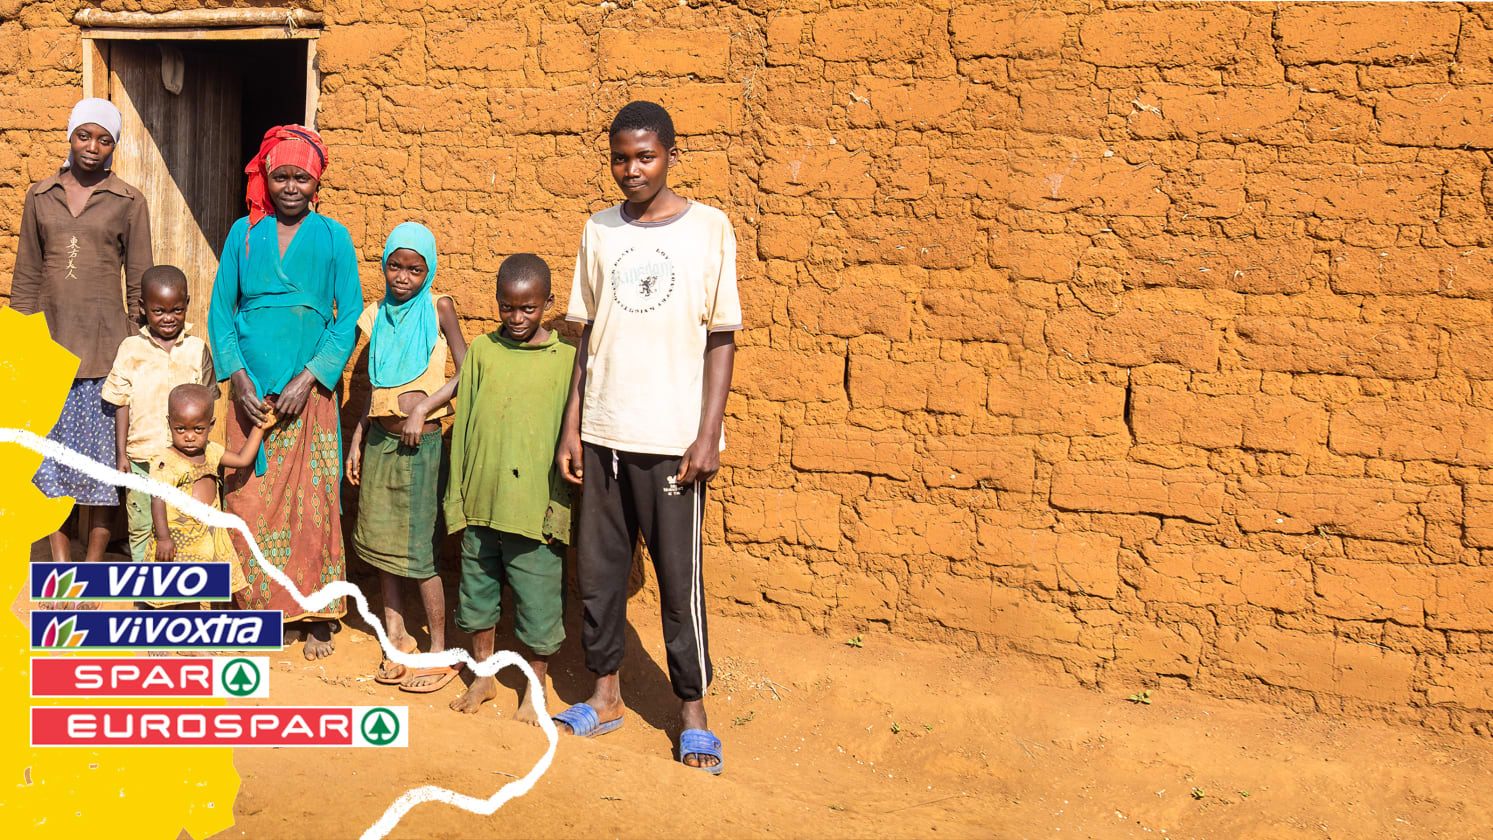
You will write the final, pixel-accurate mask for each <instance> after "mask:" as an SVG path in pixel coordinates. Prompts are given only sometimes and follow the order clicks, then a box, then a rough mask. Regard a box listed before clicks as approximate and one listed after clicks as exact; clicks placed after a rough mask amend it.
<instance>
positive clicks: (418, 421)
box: [399, 412, 425, 449]
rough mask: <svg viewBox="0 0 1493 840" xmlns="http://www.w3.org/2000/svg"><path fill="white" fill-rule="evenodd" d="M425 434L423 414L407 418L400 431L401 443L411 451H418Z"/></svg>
mask: <svg viewBox="0 0 1493 840" xmlns="http://www.w3.org/2000/svg"><path fill="white" fill-rule="evenodd" d="M424 432H425V415H424V413H423V412H421V413H416V414H411V415H410V416H409V417H407V418H405V421H404V425H403V426H401V427H400V429H399V442H400V443H402V444H404V445H405V446H408V447H410V448H411V449H418V448H419V446H420V436H421V435H422V434H424Z"/></svg>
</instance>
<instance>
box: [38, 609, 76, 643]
mask: <svg viewBox="0 0 1493 840" xmlns="http://www.w3.org/2000/svg"><path fill="white" fill-rule="evenodd" d="M32 615H33V616H35V615H36V613H34V612H33V613H32ZM43 615H45V613H43ZM77 623H78V622H77V616H68V617H67V618H66V619H64V620H58V619H57V618H53V619H52V620H51V621H48V622H47V628H46V629H45V630H43V631H42V634H41V645H39V647H44V648H49V649H54V650H55V649H67V648H81V647H83V641H84V640H85V639H87V638H88V631H87V630H78V629H77Z"/></svg>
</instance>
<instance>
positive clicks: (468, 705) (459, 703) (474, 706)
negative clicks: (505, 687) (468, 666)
mask: <svg viewBox="0 0 1493 840" xmlns="http://www.w3.org/2000/svg"><path fill="white" fill-rule="evenodd" d="M497 696H498V678H497V677H492V676H488V677H478V678H477V679H475V680H472V684H471V685H470V686H468V687H467V690H466V691H465V692H464V693H463V694H462V695H461V696H460V697H458V698H456V699H455V700H452V701H451V708H452V709H455V710H456V711H458V712H466V713H467V714H469V715H475V714H477V710H478V709H480V708H482V704H483V703H486V702H487V701H489V700H491V699H493V698H495V697H497Z"/></svg>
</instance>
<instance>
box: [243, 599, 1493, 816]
mask: <svg viewBox="0 0 1493 840" xmlns="http://www.w3.org/2000/svg"><path fill="white" fill-rule="evenodd" d="M649 606H650V605H648V604H644V603H638V602H637V601H636V599H635V601H634V604H633V607H634V609H633V611H632V620H633V623H634V626H635V627H636V628H637V631H638V635H639V638H634V639H632V640H631V646H630V648H629V659H628V665H627V666H625V667H624V670H623V680H624V683H623V691H624V694H625V696H626V699H627V701H628V707H629V714H628V718H627V723H626V725H625V726H624V727H623V728H622V729H621V730H619V731H617V732H614V733H611V734H608V735H605V736H602V737H600V738H597V739H594V740H582V739H578V738H574V737H564V738H562V739H561V742H560V747H559V751H558V752H557V754H556V756H555V761H554V764H553V766H552V767H551V769H550V770H549V772H548V773H547V774H546V775H545V776H544V777H543V778H542V779H541V780H540V781H539V783H538V784H537V785H536V787H535V788H534V790H533V791H532V792H530V793H529V794H528V795H526V796H524V797H522V798H519V799H517V800H514V801H512V802H510V803H508V804H507V805H505V806H504V807H503V808H501V809H500V810H499V811H498V812H497V813H495V814H494V815H492V816H488V817H479V816H475V815H472V814H469V813H466V812H463V811H459V810H457V809H455V808H452V807H448V806H445V805H438V804H426V805H421V806H419V807H417V808H416V809H415V810H414V811H412V812H411V813H410V814H409V815H407V816H406V817H405V819H404V821H403V822H402V823H401V824H400V826H399V827H398V828H397V829H396V830H395V832H394V833H393V834H392V835H391V836H392V837H399V838H463V837H488V836H504V837H557V838H558V837H579V836H587V837H599V836H607V837H658V836H667V837H704V836H710V835H715V836H723V837H747V836H783V837H846V838H851V837H855V838H866V837H914V836H917V837H934V836H937V837H971V838H974V837H980V838H987V837H1000V838H1036V837H1092V838H1128V837H1158V836H1164V837H1173V838H1199V840H1203V838H1217V840H1243V839H1244V838H1261V839H1262V840H1263V838H1270V839H1271V840H1291V839H1292V838H1343V839H1344V840H1348V839H1349V838H1351V839H1352V840H1363V838H1401V837H1403V838H1480V837H1488V836H1490V835H1493V798H1490V797H1489V796H1488V795H1487V790H1488V787H1489V783H1490V782H1493V744H1490V743H1488V742H1486V741H1482V740H1472V739H1467V738H1456V737H1443V736H1440V735H1437V734H1434V733H1431V732H1428V731H1425V730H1421V729H1415V728H1392V727H1388V726H1383V725H1376V724H1369V723H1349V722H1342V721H1334V720H1329V719H1325V718H1317V717H1302V716H1299V715H1295V714H1293V713H1291V712H1289V711H1288V710H1286V709H1282V708H1278V707H1272V706H1262V705H1253V704H1244V703H1236V702H1228V701H1222V700H1218V699H1216V698H1211V697H1207V696H1203V695H1199V694H1193V693H1187V692H1176V691H1160V692H1157V693H1155V694H1153V695H1152V703H1151V704H1150V705H1148V706H1147V705H1139V704H1133V703H1130V702H1127V701H1126V700H1125V698H1124V697H1123V696H1106V695H1102V694H1099V693H1096V692H1093V691H1089V690H1085V689H1081V688H1074V687H1071V686H1061V685H1055V684H1054V683H1055V680H1054V679H1052V678H1050V677H1048V676H1046V675H1044V674H1043V673H1042V672H1040V671H1039V670H1037V669H1036V668H1034V667H1033V666H1032V665H1030V664H1028V663H1024V662H1014V661H1001V660H997V659H994V658H991V657H988V656H976V657H967V656H963V655H960V654H959V653H958V652H957V651H953V650H949V649H944V648H938V647H932V646H922V645H914V644H909V643H906V642H902V641H899V640H896V639H893V638H890V637H887V636H882V635H875V634H868V635H866V636H865V637H864V639H863V642H864V646H863V647H860V648H855V647H851V646H848V645H846V644H844V643H843V641H844V640H841V639H828V638H819V637H813V636H802V635H790V634H786V633H781V632H773V631H769V630H764V629H761V628H760V627H757V626H754V625H753V624H750V623H747V622H744V621H739V620H730V619H720V618H717V619H715V620H714V621H713V623H712V625H711V648H712V651H713V653H714V656H715V662H716V682H715V685H714V687H713V694H712V696H711V698H710V705H709V708H710V715H711V722H712V725H713V728H714V729H715V731H716V733H717V734H718V735H720V736H721V739H722V740H723V741H724V742H725V746H724V749H725V754H726V771H725V773H724V774H723V775H722V776H720V777H719V778H712V777H711V776H709V775H707V774H705V773H701V772H699V771H696V770H691V769H688V768H685V767H683V766H682V765H680V764H678V763H677V762H675V761H674V760H673V757H672V752H671V751H672V749H673V743H674V741H673V739H675V738H677V736H678V732H679V729H680V723H679V719H678V713H677V704H676V702H675V701H674V699H673V696H672V694H671V692H670V690H669V686H668V679H667V675H666V672H665V671H664V670H663V669H664V658H663V649H662V645H661V642H660V638H659V633H658V630H657V627H656V624H657V619H656V615H657V613H656V612H654V611H651V610H650V609H649ZM571 618H572V621H571V622H570V627H569V630H570V635H571V641H570V642H568V643H567V646H566V648H565V649H564V651H563V652H562V654H561V655H560V656H559V657H558V659H557V661H556V664H555V666H554V667H553V669H552V670H553V673H554V674H555V678H556V679H555V683H556V685H555V688H556V691H552V692H551V694H550V697H549V702H550V704H551V706H552V708H553V707H556V706H557V704H559V703H561V702H564V703H570V702H576V701H579V700H582V699H584V698H585V697H586V694H587V689H588V682H587V679H586V674H585V670H584V667H583V666H582V664H581V661H580V656H579V651H578V647H579V645H578V644H575V640H576V639H577V638H578V634H579V625H578V622H577V621H576V620H575V619H576V618H578V617H577V616H572V617H571ZM504 629H505V630H506V628H504ZM503 638H505V636H504V635H503V634H502V633H500V644H501V642H502V639H503ZM507 638H510V639H511V637H507ZM338 644H339V650H338V653H337V655H336V656H334V657H333V658H332V659H331V661H329V662H323V663H318V664H314V665H313V664H311V663H308V662H306V661H305V660H303V659H301V658H300V656H299V650H298V648H292V649H288V650H287V651H286V655H284V656H280V657H276V659H275V666H274V671H273V673H272V675H271V683H270V686H271V688H270V692H271V700H269V701H266V702H270V703H274V704H302V703H306V704H312V703H326V704H332V703H357V704H360V705H366V704H371V703H375V702H376V703H387V704H398V705H407V706H409V708H410V718H411V719H410V738H411V741H410V747H409V748H408V749H406V750H402V751H398V752H383V751H375V750H347V751H340V752H336V753H335V754H334V753H332V752H330V751H328V752H326V753H324V754H323V753H321V752H320V751H307V750H301V751H294V752H289V751H287V752H276V751H271V750H264V751H256V750H239V751H238V752H237V754H236V758H235V761H236V763H237V765H238V768H239V772H240V774H241V775H242V776H243V787H242V789H241V790H240V793H239V798H238V802H237V804H236V806H235V814H236V815H237V817H238V824H237V825H236V826H235V827H234V828H233V829H232V830H230V831H228V832H225V833H223V834H220V835H218V836H219V837H250V838H291V837H298V838H299V837H325V838H336V837H355V836H357V834H358V833H359V832H361V831H362V830H363V829H364V828H366V827H367V826H368V825H369V824H371V823H372V821H373V820H374V819H376V818H377V816H378V815H379V814H380V813H382V811H383V809H384V808H385V807H386V806H387V805H388V804H389V803H390V802H391V801H393V799H394V798H395V797H396V796H398V795H399V794H400V793H402V792H403V791H405V790H407V789H409V788H411V787H415V786H417V785H424V784H438V785H442V786H445V787H449V788H452V789H454V790H457V791H460V792H462V793H467V794H471V795H473V796H479V797H486V796H490V795H491V794H492V793H493V792H494V791H496V790H497V789H498V787H500V786H501V785H503V784H505V783H507V782H508V781H510V780H511V779H512V778H513V777H515V776H522V775H523V774H525V773H526V772H528V769H529V767H530V766H531V764H532V762H534V761H535V760H537V759H538V757H539V756H540V755H541V754H542V753H543V751H544V745H545V741H544V736H543V733H542V732H540V731H539V730H538V729H535V728H533V727H530V726H527V725H524V724H521V723H516V722H514V721H512V720H511V715H512V713H513V711H514V709H515V708H516V706H517V695H516V687H517V686H518V684H519V678H518V676H517V674H516V672H513V673H511V674H510V672H509V671H505V672H504V673H503V674H501V675H500V677H501V678H502V680H503V682H504V685H505V687H506V689H507V690H506V691H505V693H504V694H503V696H501V697H500V698H499V699H498V700H497V701H495V702H494V703H491V704H488V706H486V707H484V710H483V712H482V713H481V714H479V715H476V716H467V715H462V714H458V713H456V712H453V711H451V710H449V709H448V708H447V707H446V704H447V703H448V702H449V700H450V699H451V698H452V697H455V696H456V695H457V693H459V692H460V691H461V690H462V687H461V685H460V684H458V683H456V682H453V683H452V684H451V685H449V686H447V687H446V688H445V689H444V690H443V691H441V692H440V693H438V694H434V695H411V694H404V693H401V692H399V691H398V690H397V689H393V688H389V687H385V686H380V685H378V684H376V683H374V682H372V681H371V680H369V679H366V678H367V676H368V675H369V674H370V673H371V671H372V668H373V667H374V665H375V664H376V662H377V660H378V652H377V644H376V642H375V641H373V639H372V638H371V637H370V636H369V635H368V634H366V633H364V632H361V631H359V630H358V629H356V628H354V627H351V626H349V627H348V628H347V629H346V630H345V631H344V632H343V633H342V634H341V635H340V636H339V638H338ZM510 671H511V669H510ZM468 679H469V677H468ZM1194 791H1198V792H1199V794H1194Z"/></svg>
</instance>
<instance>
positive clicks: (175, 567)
mask: <svg viewBox="0 0 1493 840" xmlns="http://www.w3.org/2000/svg"><path fill="white" fill-rule="evenodd" d="M231 579H232V572H231V571H230V570H229V564H227V563H32V564H31V600H33V601H72V600H77V599H79V598H82V597H84V596H85V595H86V596H87V597H88V599H89V600H92V601H141V600H150V601H227V600H229V599H230V598H232V597H233V593H232V592H231V591H230V587H231V586H232V583H231Z"/></svg>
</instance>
